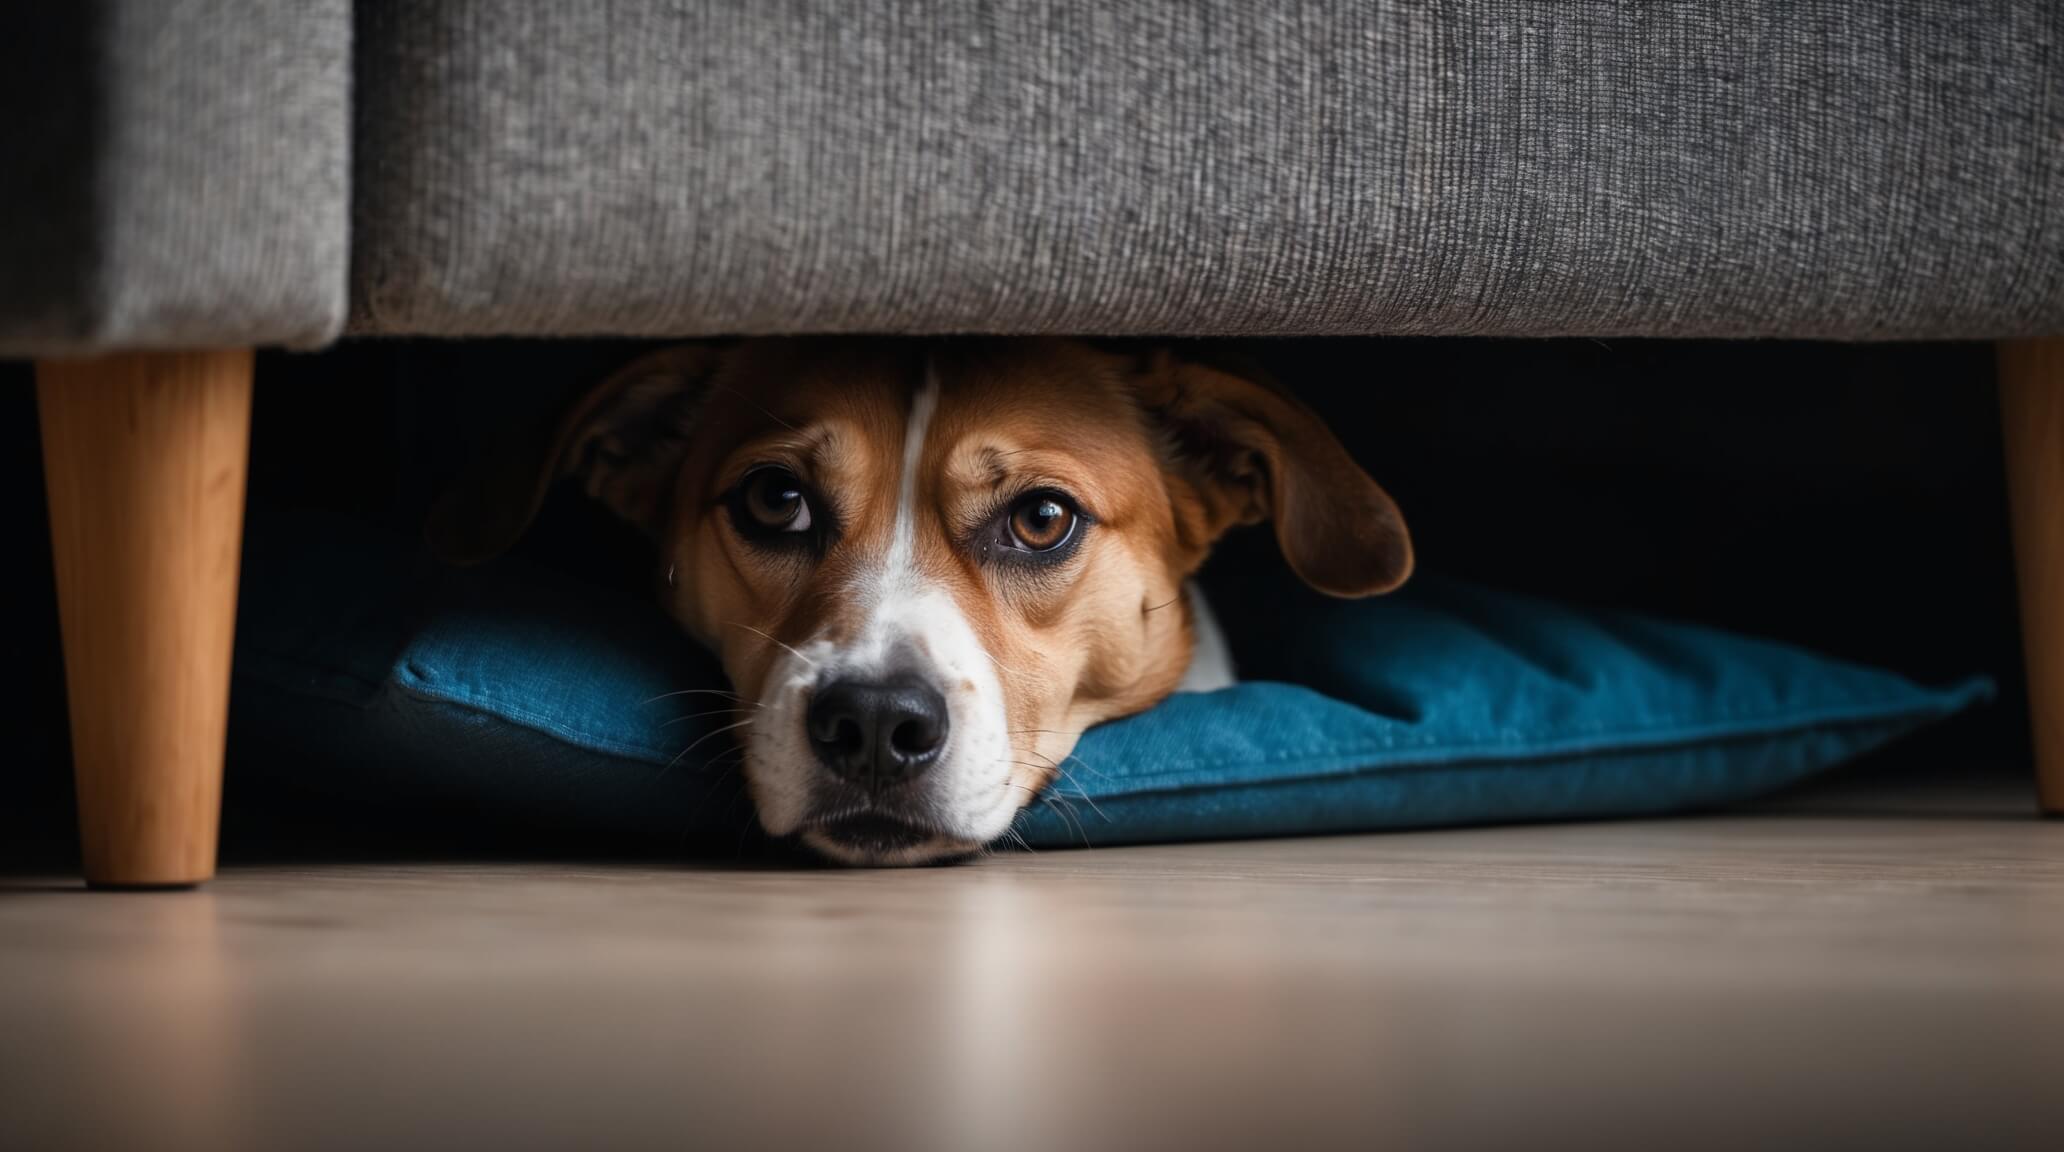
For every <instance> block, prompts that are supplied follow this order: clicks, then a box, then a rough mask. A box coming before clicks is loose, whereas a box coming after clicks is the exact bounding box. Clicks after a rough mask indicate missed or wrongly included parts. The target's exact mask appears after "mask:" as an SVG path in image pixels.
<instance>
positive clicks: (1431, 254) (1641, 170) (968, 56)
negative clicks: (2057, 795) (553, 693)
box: [352, 0, 2064, 338]
mask: <svg viewBox="0 0 2064 1152" xmlns="http://www.w3.org/2000/svg"><path fill="white" fill-rule="evenodd" d="M358 36H359V47H358V93H359V95H358V101H357V108H358V123H357V158H356V182H355V187H354V202H355V203H354V218H355V229H354V239H353V243H354V248H355V252H354V267H353V320H352V323H353V325H354V327H355V328H357V329H359V330H363V331H368V332H394V333H410V332H415V333H447V334H459V333H527V334H572V333H622V334H653V335H669V334H671V335H693V334H711V333H734V332H736V333H756V332H790V331H833V330H836V331H852V330H876V331H934V332H946V331H969V330H980V331H1020V332H1028V331H1072V332H1084V333H1178V334H1181V333H1191V334H1203V333H1214V334H1251V333H1456V334H1460V333H1476V334H1500V335H1551V334H1589V335H1601V336H1602V335H1631V334H1646V335H1677V336H1692V335H1702V336H1776V335H1785V336H1808V337H1835V338H1894V337H1900V338H1904V337H1998V336H2007V335H2016V334H2021V335H2030V334H2041V333H2058V332H2064V4H2059V3H2057V2H2056V0H1887V2H1883V3H1878V2H1866V0H1638V2H1637V0H1559V2H1556V3H1547V2H1527V0H1456V2H1450V3H1431V2H1425V0H1276V2H1271V3H1255V2H1253V0H1199V2H1196V3H1184V4H1175V3H1163V2H1158V0H1079V2H1072V3H1051V2H1048V0H987V2H974V0H948V2H928V3H927V2H918V0H880V2H875V3H865V4H859V3H850V2H847V0H787V2H783V3H764V2H759V0H702V2H688V0H664V2H663V0H601V2H595V3H582V4H544V3H528V4H511V3H500V2H494V0H389V2H383V3H371V4H362V5H360V11H359V18H358Z"/></svg>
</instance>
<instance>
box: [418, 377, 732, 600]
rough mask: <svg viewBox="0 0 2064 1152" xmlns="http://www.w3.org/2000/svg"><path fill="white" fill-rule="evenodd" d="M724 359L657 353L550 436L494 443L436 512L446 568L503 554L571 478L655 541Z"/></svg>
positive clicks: (593, 395)
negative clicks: (562, 482)
mask: <svg viewBox="0 0 2064 1152" xmlns="http://www.w3.org/2000/svg"><path fill="white" fill-rule="evenodd" d="M722 357H723V349H722V348H721V347H720V346H717V345H712V344H683V345H680V346H678V347H673V348H667V349H665V350H663V351H659V352H654V353H652V354H651V355H648V356H645V357H643V358H642V359H639V360H637V361H634V362H633V363H631V364H630V365H628V366H626V367H625V368H623V369H621V370H619V371H617V372H616V373H614V374H612V375H611V376H610V377H609V378H608V379H607V380H604V381H603V382H602V383H601V384H599V385H597V386H596V387H594V388H592V389H590V390H589V391H588V392H587V393H586V394H585V395H583V396H582V397H581V399H580V400H579V402H578V403H576V404H575V405H574V406H573V408H572V410H571V411H569V412H568V413H567V414H566V416H565V418H564V419H563V420H561V421H560V422H559V425H558V427H557V429H556V431H554V432H552V433H551V434H550V435H549V436H548V437H544V438H540V437H537V436H532V437H530V438H529V439H528V440H527V441H526V440H523V439H522V438H512V439H509V440H505V441H501V442H498V443H495V444H492V445H491V446H490V447H489V449H488V454H487V455H486V456H485V457H484V458H483V459H482V460H481V461H479V462H478V465H477V466H476V467H474V468H473V469H471V470H470V472H469V473H468V475H466V476H465V477H463V478H462V479H461V480H460V481H459V483H458V484H457V485H456V486H455V487H454V488H453V489H452V490H451V491H450V492H447V493H446V494H445V495H444V496H443V497H442V498H441V499H440V500H439V501H438V502H437V505H436V507H435V508H433V509H432V510H431V513H430V524H429V538H430V545H431V551H432V552H433V553H434V554H435V555H436V556H437V558H438V559H440V560H443V561H444V562H445V563H448V564H477V563H479V562H481V561H483V560H488V559H492V558H493V557H495V556H498V555H500V554H501V553H503V552H505V551H507V550H508V549H509V547H510V546H511V545H513V544H515V543H516V541H517V539H518V538H520V537H521V536H522V535H523V533H524V530H525V529H527V528H529V527H530V522H531V520H532V519H533V518H535V517H536V516H537V513H538V509H539V508H540V507H542V506H543V505H544V502H545V497H546V496H547V495H549V494H550V492H551V490H552V486H553V485H554V484H556V483H558V482H559V481H560V480H563V479H566V478H569V477H572V478H575V479H578V480H579V481H580V484H581V487H582V488H583V489H584V490H586V492H587V493H588V495H590V496H592V497H594V498H595V499H597V500H600V501H601V502H602V503H603V504H605V505H607V506H608V507H609V509H610V510H611V511H613V512H615V513H616V514H617V515H618V516H620V517H622V518H623V519H625V520H627V521H629V522H630V523H632V524H633V525H636V526H637V527H638V528H639V529H641V530H642V531H644V532H645V533H646V534H647V535H648V536H653V537H657V536H658V534H659V530H660V525H661V524H662V522H663V520H664V517H665V515H666V512H667V505H668V501H669V498H670V497H671V496H672V493H673V483H674V478H675V476H676V475H677V474H678V472H679V470H680V467H681V460H682V456H683V454H684V453H685V452H686V451H687V448H688V437H689V434H690V432H692V431H693V429H694V424H695V419H696V416H697V414H698V412H699V411H700V409H701V406H702V398H703V394H704V390H705V387H706V385H707V383H708V381H709V379H710V377H711V376H712V375H713V374H714V373H715V370H716V368H717V366H718V364H719V363H720V362H721V359H722ZM541 439H542V441H543V442H540V441H541Z"/></svg>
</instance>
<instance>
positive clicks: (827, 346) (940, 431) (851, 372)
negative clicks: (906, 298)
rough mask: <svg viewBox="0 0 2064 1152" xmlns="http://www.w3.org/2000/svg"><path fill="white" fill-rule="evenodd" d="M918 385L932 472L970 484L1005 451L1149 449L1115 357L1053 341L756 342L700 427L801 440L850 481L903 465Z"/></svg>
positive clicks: (725, 443) (718, 435)
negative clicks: (925, 400)
mask: <svg viewBox="0 0 2064 1152" xmlns="http://www.w3.org/2000/svg"><path fill="white" fill-rule="evenodd" d="M926 389H931V390H933V391H934V392H935V395H934V397H933V400H932V402H931V403H932V407H931V411H930V413H929V419H928V420H927V421H926V427H925V429H924V438H925V443H924V444H923V445H922V448H923V451H922V454H921V457H920V468H921V469H922V470H923V471H924V472H925V473H926V474H928V475H938V474H941V473H945V474H947V475H948V478H949V479H954V480H961V481H966V482H970V483H975V482H979V480H980V475H979V473H983V472H993V471H996V470H998V469H1000V468H1006V467H1009V464H1008V461H1007V459H1006V457H1007V455H1008V454H1012V453H1018V452H1027V451H1042V450H1043V451H1049V452H1054V453H1061V454H1066V455H1070V456H1074V457H1078V458H1080V459H1081V461H1082V463H1083V464H1084V465H1086V466H1088V467H1090V468H1097V467H1103V466H1112V465H1117V464H1120V463H1123V462H1125V461H1127V460H1130V459H1132V458H1135V457H1137V456H1138V455H1139V454H1140V449H1141V448H1142V447H1144V446H1145V445H1146V440H1145V437H1144V436H1143V435H1142V434H1141V433H1140V431H1139V417H1138V413H1137V411H1136V409H1135V407H1134V405H1133V402H1132V400H1131V398H1130V396H1129V394H1128V393H1127V391H1126V390H1125V389H1124V387H1123V386H1122V385H1121V384H1120V383H1119V381H1118V379H1117V377H1116V374H1115V373H1114V371H1113V370H1112V369H1111V367H1110V361H1109V358H1108V357H1105V356H1103V355H1102V354H1100V353H1097V352H1095V351H1094V350H1091V349H1089V348H1087V347H1083V346H1079V345H1075V344H1073V343H1071V342H1067V341H1057V340H993V341H966V342H954V341H945V342H936V343H920V342H915V341H866V340H854V341H845V340H823V341H793V342H753V344H752V345H748V346H747V348H746V349H745V350H744V354H742V355H740V356H739V357H737V358H735V359H734V360H733V361H732V362H731V363H729V364H728V365H727V367H726V370H725V371H724V372H723V373H722V374H721V375H720V376H719V377H718V379H717V381H716V384H715V387H713V388H712V394H711V397H710V401H709V412H708V417H709V418H708V419H707V420H706V422H705V424H704V431H705V432H706V433H707V434H708V436H709V438H710V440H711V441H712V443H713V445H714V446H716V447H718V448H719V449H720V450H724V451H735V450H737V449H739V448H740V447H741V446H748V445H752V444H754V443H756V442H758V441H760V440H763V439H774V440H778V441H783V442H787V443H791V444H796V445H803V446H807V448H808V449H809V451H810V454H811V455H813V456H815V457H817V458H818V462H819V463H820V464H822V465H824V466H826V467H828V468H830V469H832V470H835V471H839V472H843V473H846V474H848V475H852V476H855V477H857V476H858V475H860V474H863V473H868V472H873V471H876V470H879V469H884V468H886V469H893V468H895V467H896V466H897V465H899V464H900V463H901V461H902V459H903V453H904V440H905V439H906V437H907V436H908V434H909V431H910V427H909V424H910V416H911V414H912V410H913V406H914V404H915V402H916V399H917V396H918V394H919V393H920V392H921V391H924V390H926Z"/></svg>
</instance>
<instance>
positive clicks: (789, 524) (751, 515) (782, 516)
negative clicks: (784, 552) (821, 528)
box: [737, 467, 810, 532]
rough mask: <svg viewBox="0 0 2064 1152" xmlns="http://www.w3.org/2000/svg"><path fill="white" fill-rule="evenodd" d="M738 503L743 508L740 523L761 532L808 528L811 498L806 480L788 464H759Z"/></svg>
mask: <svg viewBox="0 0 2064 1152" xmlns="http://www.w3.org/2000/svg"><path fill="white" fill-rule="evenodd" d="M737 507H738V509H739V510H740V511H742V512H744V513H745V515H744V517H742V518H741V521H740V525H739V527H740V528H742V529H745V530H748V531H752V530H757V531H760V532H808V531H809V530H810V502H809V500H808V499H807V498H805V497H804V495H803V482H802V481H801V480H799V479H797V478H796V474H795V473H793V472H790V471H789V470H788V469H786V468H771V467H770V468H760V469H756V470H754V471H753V473H752V474H751V475H749V476H747V477H746V478H745V483H744V485H742V486H741V487H740V489H739V494H738V504H737Z"/></svg>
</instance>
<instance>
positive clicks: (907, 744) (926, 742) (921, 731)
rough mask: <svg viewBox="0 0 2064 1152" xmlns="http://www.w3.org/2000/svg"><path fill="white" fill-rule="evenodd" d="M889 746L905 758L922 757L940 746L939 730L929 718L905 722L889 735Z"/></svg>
mask: <svg viewBox="0 0 2064 1152" xmlns="http://www.w3.org/2000/svg"><path fill="white" fill-rule="evenodd" d="M889 745H890V747H891V748H892V749H893V750H894V751H896V752H899V753H901V754H903V755H905V756H921V755H923V754H924V753H926V752H930V751H931V750H932V749H934V748H937V747H938V746H939V730H938V728H937V727H936V726H935V725H934V724H933V723H932V721H931V719H930V718H929V717H923V718H918V719H911V720H905V721H904V722H903V723H901V724H898V725H896V729H895V731H893V732H891V733H889Z"/></svg>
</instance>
